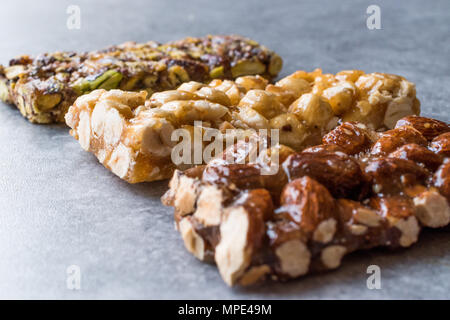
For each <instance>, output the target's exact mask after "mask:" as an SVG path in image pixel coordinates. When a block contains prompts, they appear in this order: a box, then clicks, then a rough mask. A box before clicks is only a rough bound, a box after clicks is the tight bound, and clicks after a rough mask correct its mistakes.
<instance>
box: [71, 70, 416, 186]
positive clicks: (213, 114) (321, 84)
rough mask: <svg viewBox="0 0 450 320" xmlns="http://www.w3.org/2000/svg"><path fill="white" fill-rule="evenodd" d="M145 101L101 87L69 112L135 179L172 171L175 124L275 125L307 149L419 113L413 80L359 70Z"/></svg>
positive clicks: (228, 84) (190, 85) (108, 158)
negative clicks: (351, 126) (333, 134)
mask: <svg viewBox="0 0 450 320" xmlns="http://www.w3.org/2000/svg"><path fill="white" fill-rule="evenodd" d="M145 99H146V92H145V91H142V92H139V93H135V92H127V91H121V90H111V91H108V92H107V91H106V90H95V91H93V92H91V93H90V94H87V95H84V96H82V97H80V98H78V99H77V100H76V101H75V103H74V104H73V106H72V107H70V109H69V111H68V113H67V115H66V123H67V124H68V125H69V126H70V127H71V128H72V131H71V132H72V133H71V134H72V135H73V136H74V137H75V138H76V139H78V140H79V141H80V144H81V146H82V147H83V148H84V149H85V150H87V151H91V152H93V153H94V154H95V155H96V156H97V158H98V159H99V161H100V162H101V163H102V164H104V165H105V166H106V167H107V168H109V169H110V170H112V171H113V172H114V173H115V174H117V175H118V176H119V177H120V178H122V179H125V180H127V181H128V182H132V183H134V182H141V181H152V180H158V179H164V178H169V177H170V176H171V175H172V173H173V170H174V169H175V168H176V166H175V164H173V163H172V161H171V159H170V155H171V151H172V149H173V147H174V145H175V142H173V141H171V140H170V137H171V133H172V132H173V131H174V130H175V129H180V128H182V129H186V130H187V132H189V134H190V135H192V136H193V135H194V132H195V130H200V131H201V132H204V130H207V129H209V128H213V129H217V130H219V131H220V132H221V134H223V135H226V134H228V133H229V132H230V131H231V132H235V131H240V132H241V131H242V132H244V134H243V135H244V136H247V134H246V132H249V131H251V130H253V131H254V130H258V129H275V130H278V132H279V139H280V143H281V144H283V145H285V146H288V147H290V148H293V149H294V150H295V151H301V150H302V149H304V148H306V147H309V146H312V145H316V144H318V143H320V142H321V139H322V137H323V135H325V134H326V133H328V132H329V131H330V130H332V129H333V128H335V127H336V126H337V125H338V124H339V123H341V122H343V121H348V120H351V121H354V120H356V121H358V122H359V123H361V124H364V125H366V126H367V127H368V128H370V129H374V130H384V129H390V128H393V126H394V125H395V123H396V121H397V120H398V119H400V118H401V117H403V116H405V115H412V114H418V113H419V102H418V100H417V98H416V97H415V88H414V85H413V84H412V83H411V82H408V81H407V80H405V79H404V78H402V77H400V76H394V75H389V74H381V73H372V74H364V73H363V72H362V71H357V70H353V71H342V72H339V73H338V74H336V75H331V74H323V73H322V72H321V70H315V71H313V72H310V73H308V72H304V71H297V72H295V73H293V74H291V75H289V76H287V77H285V78H283V79H281V80H280V81H278V82H277V83H275V84H269V83H268V81H267V80H266V79H265V78H263V77H261V76H242V77H239V78H237V79H236V80H235V81H230V80H223V79H215V80H213V81H211V82H210V83H209V84H207V85H206V84H203V83H200V82H195V81H190V82H185V83H183V84H181V85H180V86H179V87H178V88H177V89H176V90H167V91H163V92H157V93H154V94H153V95H152V96H151V97H150V98H149V100H147V101H145ZM196 120H201V121H203V124H202V127H198V126H194V121H196ZM227 132H228V133H227ZM191 141H193V139H191ZM202 147H206V143H205V145H202ZM192 152H193V151H192ZM178 169H186V166H183V167H178Z"/></svg>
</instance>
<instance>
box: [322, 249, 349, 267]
mask: <svg viewBox="0 0 450 320" xmlns="http://www.w3.org/2000/svg"><path fill="white" fill-rule="evenodd" d="M346 251H347V249H346V248H345V247H344V246H337V245H334V246H329V247H326V248H325V249H323V251H322V253H321V259H322V263H323V264H324V265H325V267H326V268H328V269H336V268H337V267H339V266H340V265H341V260H342V257H343V256H344V254H345V253H346Z"/></svg>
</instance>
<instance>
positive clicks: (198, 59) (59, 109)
mask: <svg viewBox="0 0 450 320" xmlns="http://www.w3.org/2000/svg"><path fill="white" fill-rule="evenodd" d="M281 67H282V60H281V58H280V57H279V56H278V55H277V54H275V53H274V52H273V51H270V50H268V49H267V48H265V47H264V46H261V45H259V44H258V43H257V42H255V41H253V40H250V39H246V38H243V37H240V36H207V37H203V38H185V39H182V40H179V41H174V42H169V43H167V44H159V43H156V42H147V43H140V44H138V43H134V42H127V43H124V44H122V45H118V46H113V47H110V48H107V49H104V50H100V51H94V52H88V53H75V52H55V53H46V54H43V55H39V56H37V57H36V58H34V59H33V58H30V57H29V56H27V55H24V56H21V57H18V58H16V59H13V60H11V61H10V63H9V66H7V67H2V66H0V98H1V99H2V100H3V101H6V102H9V103H12V104H14V105H16V106H17V108H18V109H19V110H20V112H21V113H22V115H23V116H24V117H26V118H27V119H28V120H29V121H31V122H35V123H51V122H63V121H64V114H65V113H66V112H67V109H68V108H69V106H70V105H72V104H73V102H74V101H75V99H76V98H77V97H78V96H80V95H83V94H86V93H88V92H90V91H92V90H94V89H99V88H102V89H106V90H110V89H122V90H134V91H138V90H147V91H148V92H150V93H153V92H156V91H163V90H169V89H175V88H176V87H177V86H179V85H180V84H181V83H183V82H187V81H190V80H194V81H199V82H207V81H210V80H211V79H216V78H220V79H234V78H237V77H239V76H242V75H251V74H259V75H263V76H264V77H267V78H268V79H270V78H272V77H275V76H276V75H277V74H278V72H279V71H280V70H281Z"/></svg>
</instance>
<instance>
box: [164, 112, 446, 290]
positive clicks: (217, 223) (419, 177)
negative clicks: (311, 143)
mask: <svg viewBox="0 0 450 320" xmlns="http://www.w3.org/2000/svg"><path fill="white" fill-rule="evenodd" d="M280 148H281V149H283V148H284V147H280ZM232 152H234V153H236V155H237V154H238V153H239V147H237V148H234V149H233V150H232ZM282 153H283V154H284V156H283V157H281V161H282V165H281V166H280V170H279V171H278V172H277V173H276V175H275V176H270V175H261V173H260V172H261V165H259V164H257V163H246V164H236V163H221V162H219V163H216V162H214V161H212V162H211V163H210V164H208V165H207V166H199V167H195V168H192V169H189V170H186V171H185V172H181V171H178V170H177V171H176V172H175V173H174V176H173V178H172V180H171V181H170V189H169V191H167V193H166V194H165V195H164V196H163V198H162V201H163V203H164V204H166V205H169V206H173V207H174V208H175V220H176V225H177V229H178V230H179V232H180V233H181V236H182V238H183V240H184V244H185V246H186V248H187V250H189V251H190V252H191V253H192V254H193V255H194V256H195V257H197V258H198V259H200V260H211V261H214V262H215V263H216V264H217V267H218V269H219V272H220V274H221V276H222V278H223V280H224V281H225V282H226V283H227V284H228V285H230V286H231V285H235V284H239V285H249V284H253V283H255V282H258V281H261V280H263V279H266V278H271V279H274V280H277V279H278V280H287V279H292V278H297V277H300V276H303V275H305V274H307V273H310V272H319V271H325V270H331V269H335V268H337V267H339V265H340V264H341V260H342V258H343V257H344V256H345V255H346V254H348V253H350V252H353V251H356V250H361V249H369V248H373V247H380V246H383V247H390V248H399V247H409V246H411V245H412V244H413V243H415V242H416V241H417V240H418V236H419V233H420V230H421V229H422V228H423V227H430V228H440V227H444V226H446V225H448V224H449V223H450V207H449V203H450V127H449V125H448V124H446V123H443V122H441V121H438V120H434V119H429V118H423V117H417V116H409V117H406V118H403V119H401V120H399V121H398V122H397V124H396V126H395V128H394V129H391V130H388V131H385V132H382V133H379V132H375V131H373V130H371V129H369V128H368V127H367V126H365V125H363V124H361V123H357V122H344V123H342V124H341V125H340V126H338V127H336V128H335V129H333V130H332V131H331V132H329V133H328V134H326V135H325V136H324V137H323V143H322V144H321V145H318V146H315V147H312V148H308V149H306V150H303V151H302V152H300V153H295V152H292V151H289V150H287V151H286V150H285V151H283V152H282Z"/></svg>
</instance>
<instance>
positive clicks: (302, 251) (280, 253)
mask: <svg viewBox="0 0 450 320" xmlns="http://www.w3.org/2000/svg"><path fill="white" fill-rule="evenodd" d="M275 254H276V255H277V257H278V259H279V260H280V267H281V272H283V273H285V274H287V275H289V276H290V277H292V278H296V277H298V276H301V275H304V274H306V273H307V272H308V269H309V263H310V261H311V253H310V252H309V250H308V248H307V247H306V245H305V244H304V243H303V242H301V241H300V240H291V241H288V242H285V243H283V244H282V245H281V246H279V247H278V248H277V249H276V250H275Z"/></svg>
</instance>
